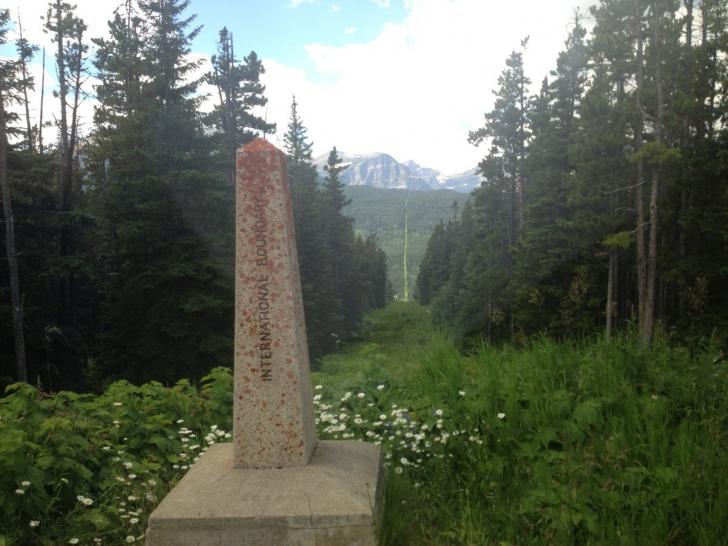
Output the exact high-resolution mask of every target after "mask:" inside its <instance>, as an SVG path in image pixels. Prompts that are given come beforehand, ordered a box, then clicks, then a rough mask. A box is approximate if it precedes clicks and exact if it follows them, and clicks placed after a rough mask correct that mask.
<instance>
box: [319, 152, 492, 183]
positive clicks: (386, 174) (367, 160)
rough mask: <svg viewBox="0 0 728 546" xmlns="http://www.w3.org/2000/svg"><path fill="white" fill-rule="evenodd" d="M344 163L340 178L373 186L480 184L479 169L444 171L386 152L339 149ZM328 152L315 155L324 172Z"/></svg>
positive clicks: (345, 181) (322, 173)
mask: <svg viewBox="0 0 728 546" xmlns="http://www.w3.org/2000/svg"><path fill="white" fill-rule="evenodd" d="M339 157H341V159H342V163H343V164H345V165H347V166H348V168H347V169H346V170H345V171H344V172H342V173H341V181H342V182H343V183H344V184H346V185H347V186H371V187H374V188H387V189H409V190H413V191H431V190H455V191H457V192H461V193H470V192H471V191H472V190H473V189H474V188H476V187H477V186H478V185H479V184H480V176H479V175H478V174H477V172H476V169H475V168H473V169H470V170H468V171H465V172H462V173H458V174H453V175H444V174H442V173H441V172H439V171H437V170H435V169H430V168H428V167H422V166H420V165H418V164H417V163H415V162H414V161H406V162H404V163H400V162H399V161H397V160H396V159H395V158H394V157H392V156H391V155H389V154H385V153H379V152H378V153H373V154H365V155H353V154H347V153H342V152H339ZM327 160H328V154H324V155H322V156H319V157H317V158H316V159H314V165H316V168H317V169H318V170H319V172H320V173H321V175H322V176H324V175H325V173H324V170H323V168H324V165H326V162H327Z"/></svg>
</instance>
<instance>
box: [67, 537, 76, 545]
mask: <svg viewBox="0 0 728 546" xmlns="http://www.w3.org/2000/svg"><path fill="white" fill-rule="evenodd" d="M68 543H69V544H78V539H77V538H76V537H73V538H69V539H68Z"/></svg>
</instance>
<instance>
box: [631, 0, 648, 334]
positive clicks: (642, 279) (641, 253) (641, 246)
mask: <svg viewBox="0 0 728 546" xmlns="http://www.w3.org/2000/svg"><path fill="white" fill-rule="evenodd" d="M634 8H635V32H636V37H637V58H636V62H637V69H636V75H637V89H636V90H635V109H636V112H635V116H636V126H635V134H634V139H635V152H639V151H640V150H641V148H642V144H643V136H642V132H643V130H644V124H645V119H644V118H645V113H644V111H643V108H642V95H641V94H642V91H643V88H644V79H645V68H644V60H643V46H644V44H643V38H642V6H641V1H640V0H634ZM643 185H644V160H643V159H642V158H640V159H639V160H638V161H637V187H636V189H635V205H636V206H635V208H636V209H637V228H636V230H635V236H636V249H637V308H638V314H639V317H638V322H639V331H640V338H641V339H642V340H643V341H644V340H645V337H646V336H645V332H646V330H645V317H646V311H645V309H646V307H647V255H646V251H645V203H644V195H643V194H644V192H643Z"/></svg>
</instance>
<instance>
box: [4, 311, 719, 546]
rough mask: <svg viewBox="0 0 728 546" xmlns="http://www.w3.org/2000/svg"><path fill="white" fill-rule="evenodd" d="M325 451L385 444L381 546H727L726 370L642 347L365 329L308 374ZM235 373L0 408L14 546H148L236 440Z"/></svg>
mask: <svg viewBox="0 0 728 546" xmlns="http://www.w3.org/2000/svg"><path fill="white" fill-rule="evenodd" d="M313 380H314V385H315V387H314V389H315V390H314V393H315V400H314V404H315V411H316V418H317V422H318V427H319V428H318V430H319V437H320V438H330V439H361V440H365V441H369V442H375V443H378V444H380V445H381V446H382V448H383V453H384V464H385V469H386V488H385V495H384V500H385V503H384V510H383V514H382V521H381V525H380V535H381V536H380V544H381V545H382V546H384V545H418V546H420V545H494V546H505V545H514V546H515V545H520V544H543V545H551V544H558V545H570V544H573V545H586V544H593V545H621V544H623V545H639V546H642V545H653V544H655V545H656V544H674V545H719V544H724V543H725V537H726V536H728V488H727V487H726V483H728V363H727V362H726V361H725V358H724V357H722V356H721V354H720V353H719V352H717V351H713V350H712V349H711V348H710V347H704V348H703V349H701V350H699V351H695V352H693V353H691V352H689V351H687V350H685V349H673V348H670V347H668V346H666V345H665V344H662V343H661V342H660V341H659V340H658V341H657V342H656V343H655V345H654V347H653V349H651V350H649V351H647V350H642V349H639V344H638V343H637V341H636V340H635V339H632V338H630V337H622V338H617V339H613V340H611V341H605V340H601V339H594V340H591V341H582V342H572V343H557V342H554V341H549V340H545V339H536V340H533V341H531V342H529V343H527V344H526V345H524V346H523V347H519V348H514V347H512V346H506V347H488V346H480V347H476V348H474V349H472V350H471V351H470V352H469V353H468V354H463V353H462V352H461V351H460V350H459V348H458V347H456V346H455V345H454V344H453V343H452V342H451V341H450V340H449V339H448V338H447V336H445V335H443V334H441V333H438V332H436V331H434V330H433V329H432V327H431V326H430V317H429V314H428V310H427V309H426V308H423V307H421V306H418V305H416V304H412V303H409V304H405V303H400V304H394V305H391V306H389V307H388V308H387V309H385V310H381V311H376V312H374V313H371V314H370V315H368V316H367V319H366V321H365V325H364V329H363V332H362V336H361V340H360V341H358V342H356V343H352V344H349V345H346V346H343V347H342V348H341V350H340V352H338V353H336V354H332V355H329V356H327V357H325V358H323V359H322V360H321V361H320V362H319V363H318V365H317V366H316V370H315V371H314V372H313ZM231 413H232V377H231V373H230V370H229V369H227V368H218V369H216V370H214V371H213V373H212V374H210V375H209V376H208V377H206V378H205V379H204V380H203V382H202V383H201V384H200V385H199V386H195V385H191V384H190V383H189V382H187V381H182V382H180V383H178V384H176V385H175V386H172V387H166V386H163V385H161V384H159V383H154V382H153V383H148V384H146V385H143V386H141V387H136V386H134V385H131V384H129V383H127V382H123V381H122V382H117V383H114V384H112V385H110V386H109V387H108V388H107V389H106V390H105V391H104V392H103V393H102V394H100V395H95V394H83V395H78V394H74V393H70V392H60V393H57V394H55V395H52V396H51V395H47V394H43V393H40V392H39V391H37V390H36V389H35V388H33V387H31V386H29V385H24V384H16V385H14V386H11V387H9V389H8V392H7V395H6V396H5V397H4V398H2V399H0V487H2V489H3V491H4V493H3V495H0V544H1V545H3V546H9V545H33V544H39V545H46V544H48V545H50V544H68V543H71V544H99V543H103V544H128V543H133V542H142V541H143V532H144V529H145V527H146V519H147V517H148V515H149V514H150V513H151V511H152V510H153V509H154V507H155V506H156V504H157V503H158V502H159V501H160V500H161V499H162V498H163V497H164V495H165V494H166V493H167V492H168V491H169V489H170V488H171V487H173V486H174V484H175V483H176V482H177V481H178V480H179V479H180V478H181V477H182V476H183V475H184V473H185V472H186V471H187V470H188V468H189V466H190V465H192V464H194V461H195V460H196V459H197V457H199V456H200V454H201V453H203V452H204V450H205V449H206V448H207V447H208V446H210V445H212V444H214V443H216V442H221V441H223V442H224V441H230V433H229V432H228V431H230V430H231Z"/></svg>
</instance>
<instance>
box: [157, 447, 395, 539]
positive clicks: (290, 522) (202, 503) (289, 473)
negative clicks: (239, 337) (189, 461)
mask: <svg viewBox="0 0 728 546" xmlns="http://www.w3.org/2000/svg"><path fill="white" fill-rule="evenodd" d="M382 476H383V472H382V470H381V450H380V448H379V446H376V445H372V444H367V443H363V442H350V441H324V442H319V443H318V446H317V447H316V451H315V452H314V454H313V457H312V458H311V462H310V463H309V464H308V465H307V466H302V467H295V468H280V469H234V468H233V445H232V444H216V445H213V446H212V447H211V448H210V449H208V450H207V451H206V452H205V454H204V455H203V456H202V457H200V460H199V461H197V462H196V463H195V464H194V465H193V466H192V468H191V469H190V470H189V472H188V473H187V475H185V477H184V478H182V480H181V481H180V482H179V484H177V486H176V487H175V488H174V489H173V490H172V491H171V492H170V493H169V494H168V495H167V497H165V499H164V500H163V501H162V503H161V504H160V505H159V506H158V507H157V509H156V510H154V512H153V513H152V515H151V516H150V517H149V525H148V528H147V535H146V544H147V546H193V545H194V546H208V545H215V546H243V545H245V546H324V545H325V546H328V545H332V546H375V545H376V543H377V538H376V527H377V523H378V516H379V508H380V507H381V504H382V501H381V496H382V490H383V483H382Z"/></svg>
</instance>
